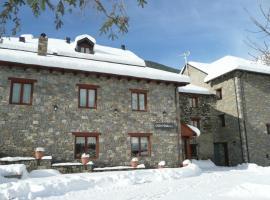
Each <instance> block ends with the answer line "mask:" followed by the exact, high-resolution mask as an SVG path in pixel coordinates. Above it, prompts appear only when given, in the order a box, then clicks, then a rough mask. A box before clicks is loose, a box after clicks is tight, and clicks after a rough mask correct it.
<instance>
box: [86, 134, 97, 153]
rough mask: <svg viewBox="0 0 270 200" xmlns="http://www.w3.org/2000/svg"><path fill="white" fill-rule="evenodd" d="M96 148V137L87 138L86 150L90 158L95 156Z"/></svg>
mask: <svg viewBox="0 0 270 200" xmlns="http://www.w3.org/2000/svg"><path fill="white" fill-rule="evenodd" d="M96 147H97V139H96V137H88V138H87V150H88V152H87V153H88V154H89V155H90V158H93V157H96V156H97V151H96Z"/></svg>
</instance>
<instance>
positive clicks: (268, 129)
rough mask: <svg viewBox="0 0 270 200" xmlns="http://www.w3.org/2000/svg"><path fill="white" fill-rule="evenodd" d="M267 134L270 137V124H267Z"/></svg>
mask: <svg viewBox="0 0 270 200" xmlns="http://www.w3.org/2000/svg"><path fill="white" fill-rule="evenodd" d="M266 130H267V134H268V135H270V123H268V124H266Z"/></svg>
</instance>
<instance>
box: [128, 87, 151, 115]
mask: <svg viewBox="0 0 270 200" xmlns="http://www.w3.org/2000/svg"><path fill="white" fill-rule="evenodd" d="M130 91H131V107H132V110H133V111H146V110H147V91H146V90H136V89H131V90H130Z"/></svg>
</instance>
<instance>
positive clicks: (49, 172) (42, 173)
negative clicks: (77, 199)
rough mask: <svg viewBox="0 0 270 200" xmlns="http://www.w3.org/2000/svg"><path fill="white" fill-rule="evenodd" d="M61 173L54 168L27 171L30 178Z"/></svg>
mask: <svg viewBox="0 0 270 200" xmlns="http://www.w3.org/2000/svg"><path fill="white" fill-rule="evenodd" d="M60 174H61V173H60V172H59V171H58V170H55V169H38V170H33V171H31V172H30V173H29V177H30V178H41V177H50V176H56V175H60Z"/></svg>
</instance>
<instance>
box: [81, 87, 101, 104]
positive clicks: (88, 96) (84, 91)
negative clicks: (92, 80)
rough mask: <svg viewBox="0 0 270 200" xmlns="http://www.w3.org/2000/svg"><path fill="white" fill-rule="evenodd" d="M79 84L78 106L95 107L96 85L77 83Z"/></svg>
mask: <svg viewBox="0 0 270 200" xmlns="http://www.w3.org/2000/svg"><path fill="white" fill-rule="evenodd" d="M77 86H79V108H94V109H96V108H97V88H98V87H99V86H96V85H87V84H77Z"/></svg>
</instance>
